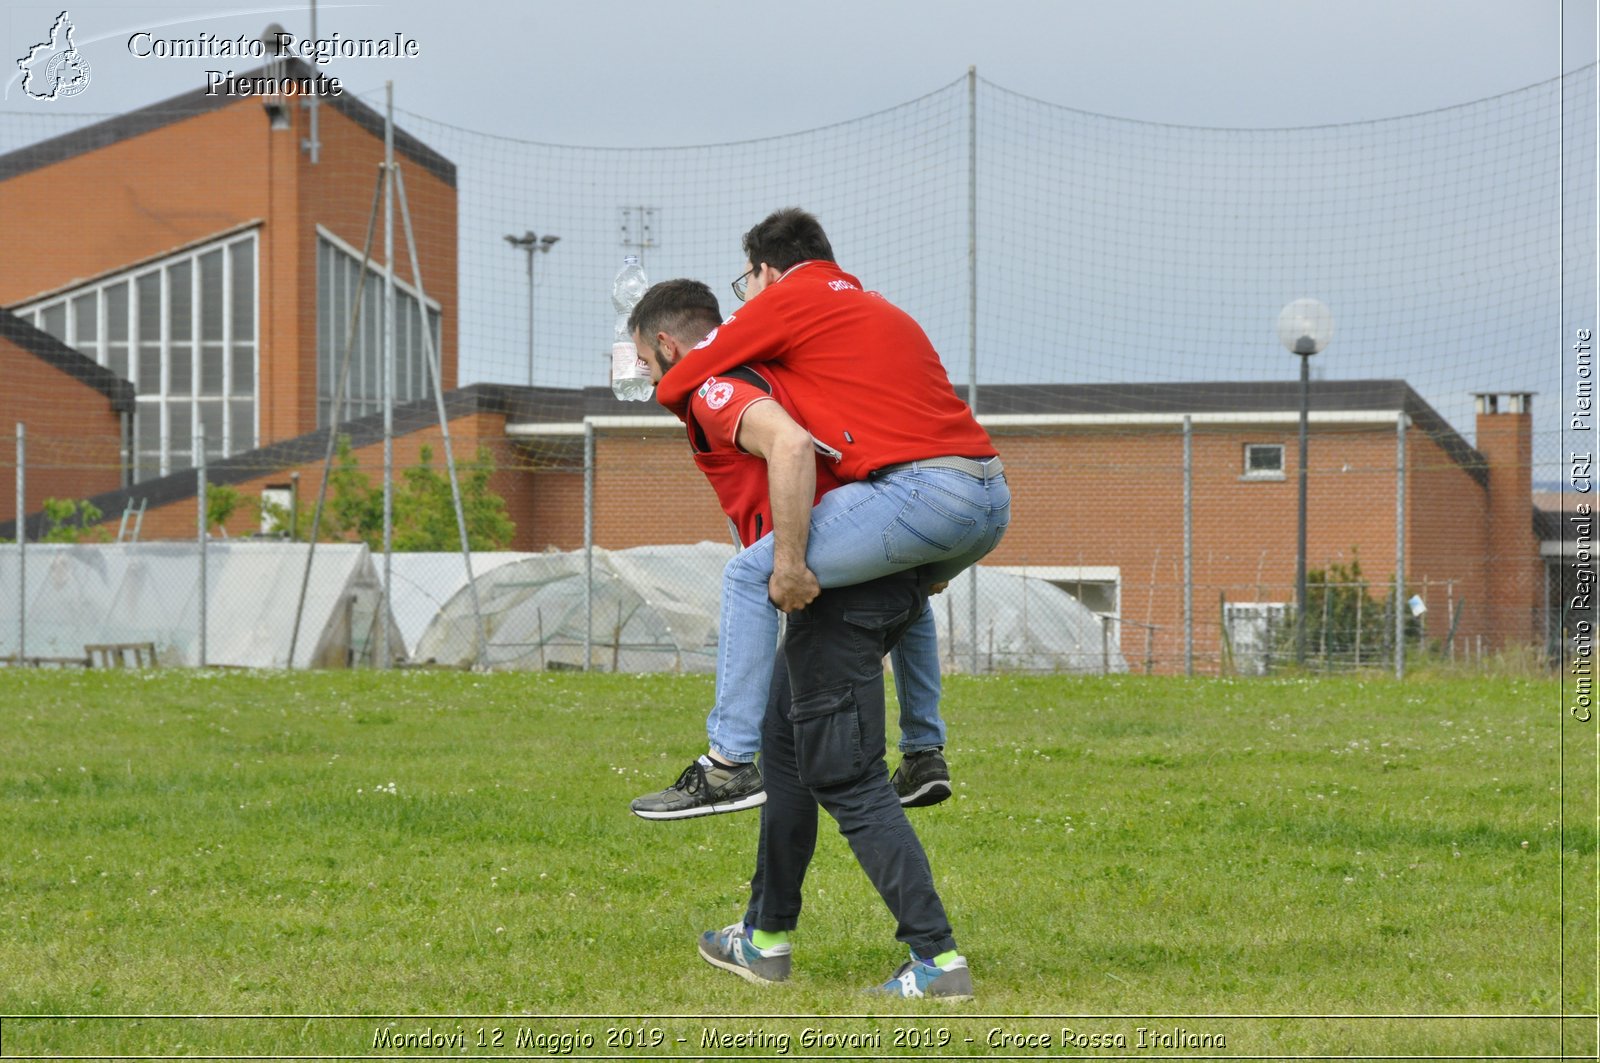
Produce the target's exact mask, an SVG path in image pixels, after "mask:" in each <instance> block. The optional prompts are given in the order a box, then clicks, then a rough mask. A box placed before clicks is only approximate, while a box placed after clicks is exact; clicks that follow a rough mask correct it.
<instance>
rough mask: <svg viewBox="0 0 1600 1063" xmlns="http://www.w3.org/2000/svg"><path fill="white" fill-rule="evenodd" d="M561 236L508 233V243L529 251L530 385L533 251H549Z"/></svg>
mask: <svg viewBox="0 0 1600 1063" xmlns="http://www.w3.org/2000/svg"><path fill="white" fill-rule="evenodd" d="M560 239H561V237H559V236H552V235H550V234H549V233H546V234H545V235H543V236H535V235H534V234H533V231H532V230H531V229H530V230H525V231H524V232H523V234H522V235H521V236H513V235H511V234H509V233H508V234H507V235H506V243H508V244H510V245H511V246H512V247H515V248H517V249H518V250H521V251H525V252H527V255H528V386H529V387H530V388H531V387H533V253H534V252H535V251H543V252H546V253H548V252H549V250H550V247H551V245H552V244H554V243H556V241H558V240H560Z"/></svg>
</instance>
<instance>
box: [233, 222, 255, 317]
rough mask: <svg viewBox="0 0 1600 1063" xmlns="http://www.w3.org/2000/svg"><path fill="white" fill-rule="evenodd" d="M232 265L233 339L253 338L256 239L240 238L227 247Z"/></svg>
mask: <svg viewBox="0 0 1600 1063" xmlns="http://www.w3.org/2000/svg"><path fill="white" fill-rule="evenodd" d="M228 255H229V257H230V258H231V259H232V265H233V339H235V340H250V339H255V330H256V241H255V237H253V236H252V237H250V238H249V239H248V240H240V241H238V242H237V243H234V244H232V245H230V246H229V247H228Z"/></svg>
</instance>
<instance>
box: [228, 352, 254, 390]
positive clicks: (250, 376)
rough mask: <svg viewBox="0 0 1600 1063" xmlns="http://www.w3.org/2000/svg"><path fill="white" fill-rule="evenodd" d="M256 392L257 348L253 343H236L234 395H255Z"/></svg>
mask: <svg viewBox="0 0 1600 1063" xmlns="http://www.w3.org/2000/svg"><path fill="white" fill-rule="evenodd" d="M255 393H256V349H255V346H254V345H253V344H249V343H235V344H234V345H233V389H232V394H234V395H254V394H255Z"/></svg>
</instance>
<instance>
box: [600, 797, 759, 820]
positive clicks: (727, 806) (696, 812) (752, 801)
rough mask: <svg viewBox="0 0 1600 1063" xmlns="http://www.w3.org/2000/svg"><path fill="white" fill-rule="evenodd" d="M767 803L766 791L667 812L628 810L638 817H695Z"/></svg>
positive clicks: (716, 814) (738, 810)
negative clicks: (713, 803)
mask: <svg viewBox="0 0 1600 1063" xmlns="http://www.w3.org/2000/svg"><path fill="white" fill-rule="evenodd" d="M766 803H767V792H766V791H765V790H762V791H761V792H760V793H754V794H746V795H745V796H744V797H741V798H739V799H738V800H737V801H725V802H723V803H722V804H719V805H695V806H694V807H693V808H678V809H673V810H671V811H667V812H656V811H652V810H649V809H641V808H630V809H629V810H628V811H630V812H632V813H633V814H634V815H636V816H638V817H639V818H640V819H655V820H662V819H695V818H697V817H699V816H720V815H722V814H723V813H725V812H743V811H744V810H745V809H747V808H760V807H761V806H762V805H764V804H766Z"/></svg>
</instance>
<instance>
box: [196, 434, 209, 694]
mask: <svg viewBox="0 0 1600 1063" xmlns="http://www.w3.org/2000/svg"><path fill="white" fill-rule="evenodd" d="M194 458H195V463H194V475H195V492H194V494H195V500H196V505H195V522H196V523H197V524H198V525H199V534H198V535H197V536H196V544H197V545H198V546H199V552H200V659H199V662H198V664H199V667H201V668H204V667H205V666H206V628H207V627H208V626H209V625H208V624H207V623H206V620H207V617H208V615H209V614H208V611H207V608H206V429H205V426H204V425H200V426H198V427H197V428H196V429H195V433H194Z"/></svg>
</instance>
